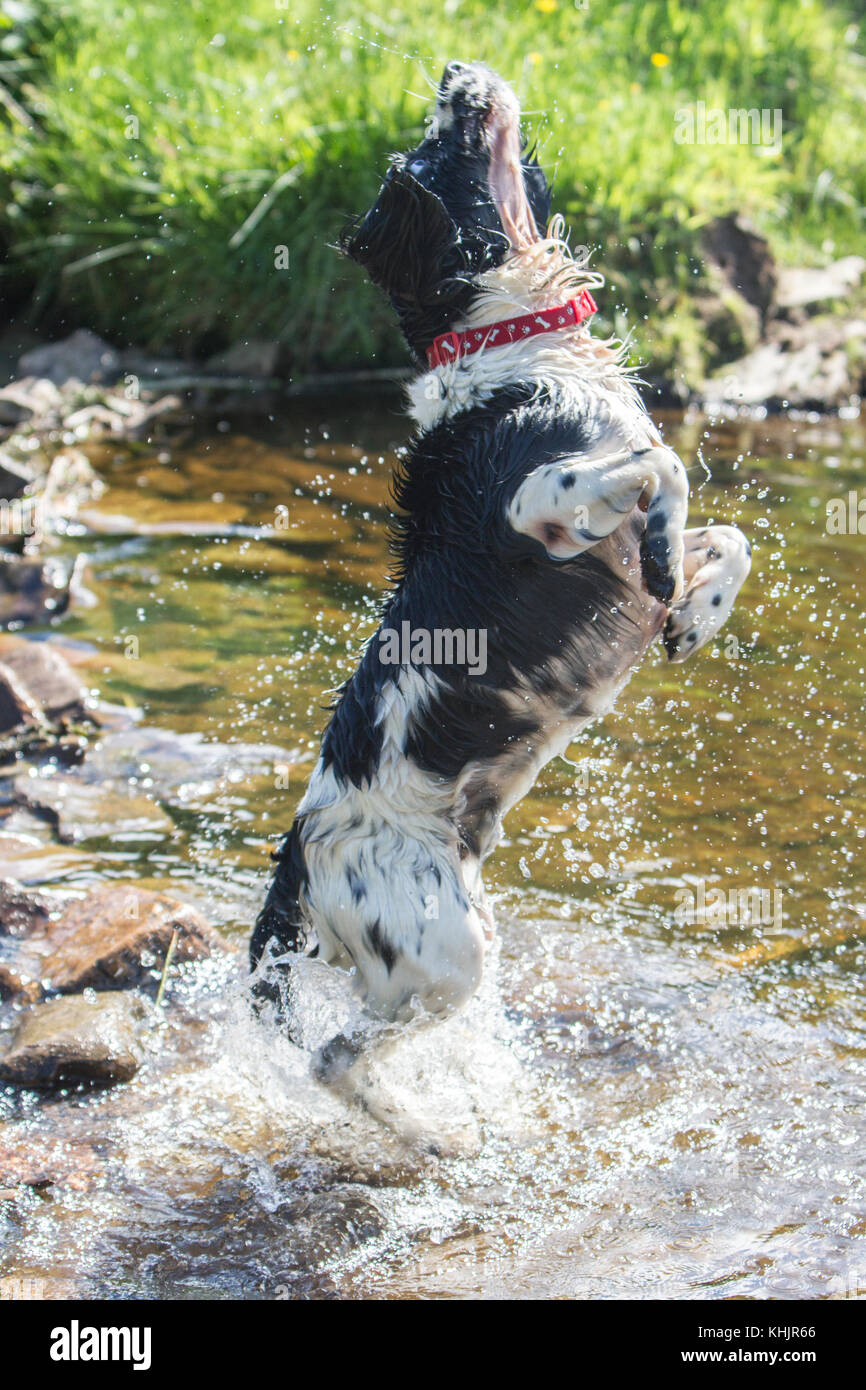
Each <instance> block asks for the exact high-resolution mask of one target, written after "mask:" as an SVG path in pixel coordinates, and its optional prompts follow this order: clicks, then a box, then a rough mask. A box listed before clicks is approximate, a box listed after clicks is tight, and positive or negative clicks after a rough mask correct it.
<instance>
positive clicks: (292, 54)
mask: <svg viewBox="0 0 866 1390" xmlns="http://www.w3.org/2000/svg"><path fill="white" fill-rule="evenodd" d="M300 56H301V55H300V53H299V52H298V50H297V49H296V48H290V49H289V51H288V53H287V54H286V57H287V58H288V60H289V62H290V63H296V62H297V61H298V59H299V58H300Z"/></svg>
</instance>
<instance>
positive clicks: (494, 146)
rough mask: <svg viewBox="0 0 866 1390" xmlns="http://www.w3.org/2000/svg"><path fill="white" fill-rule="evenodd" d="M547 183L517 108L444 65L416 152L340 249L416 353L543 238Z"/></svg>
mask: <svg viewBox="0 0 866 1390" xmlns="http://www.w3.org/2000/svg"><path fill="white" fill-rule="evenodd" d="M549 213H550V187H549V185H548V182H547V179H546V178H545V176H544V174H543V172H542V170H541V169H540V168H539V166H538V164H537V163H536V162H535V160H534V159H533V158H531V157H529V156H527V155H526V153H525V150H524V146H523V143H522V141H521V136H520V108H519V106H518V104H517V100H516V98H515V96H514V93H513V92H512V91H511V88H510V87H509V86H508V85H507V83H505V82H503V80H502V78H500V77H497V75H496V73H494V72H491V71H490V69H489V68H487V67H484V66H483V65H482V64H480V63H449V64H448V66H447V67H446V69H445V72H444V73H443V75H442V81H441V82H440V84H439V90H438V93H437V99H436V109H435V111H434V113H433V118H432V120H431V122H430V125H429V127H428V131H427V135H426V137H425V139H424V140H422V142H421V144H420V145H419V146H418V147H417V149H414V150H410V151H409V153H408V154H403V155H397V156H395V157H394V159H393V160H392V162H391V168H390V170H389V172H388V175H387V177H386V179H385V182H384V184H383V185H382V188H381V190H380V193H379V197H378V198H377V199H376V202H375V203H374V205H373V207H372V208H371V209H370V211H369V212H368V213H367V215H366V217H365V218H364V220H363V221H362V222H361V224H360V226H359V227H357V228H356V229H354V230H353V231H352V232H350V233H349V234H347V235H346V236H345V237H344V239H343V243H342V249H343V250H344V251H345V252H346V254H347V255H349V256H351V257H352V258H353V260H356V261H358V262H359V264H360V265H362V266H364V268H365V270H366V271H367V273H368V274H369V276H370V278H371V279H372V280H373V282H374V283H375V284H376V285H378V286H379V287H380V289H382V290H384V292H385V293H386V294H387V295H388V297H389V299H390V300H391V303H392V304H393V306H394V308H395V310H396V311H397V315H398V317H399V319H400V327H401V328H402V330H403V333H404V335H405V337H406V340H407V342H408V343H409V346H410V347H411V348H412V350H413V351H414V352H415V353H416V354H417V355H418V356H419V357H423V354H424V351H425V349H426V348H427V347H428V346H429V344H430V343H432V341H433V339H434V338H435V337H436V336H437V335H438V334H440V333H444V332H446V331H447V330H448V329H450V328H451V327H452V326H453V324H454V322H455V320H456V319H458V318H460V317H461V315H463V314H465V312H466V310H467V308H468V307H469V305H470V304H471V303H472V301H473V299H474V298H475V296H476V295H477V294H478V291H479V277H480V276H481V275H483V274H484V273H485V272H486V271H489V270H492V269H493V268H494V267H495V266H498V265H501V264H502V262H503V261H504V260H505V259H506V257H508V256H509V255H511V254H512V253H515V252H522V251H525V250H527V248H528V247H530V246H531V245H532V243H533V242H535V241H537V240H539V230H540V231H541V233H543V232H544V230H545V228H546V225H547V219H548V216H549Z"/></svg>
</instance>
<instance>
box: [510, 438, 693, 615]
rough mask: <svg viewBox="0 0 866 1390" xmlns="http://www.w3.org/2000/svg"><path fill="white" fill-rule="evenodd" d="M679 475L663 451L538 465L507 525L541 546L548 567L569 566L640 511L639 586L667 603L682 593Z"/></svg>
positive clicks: (685, 492) (682, 488)
mask: <svg viewBox="0 0 866 1390" xmlns="http://www.w3.org/2000/svg"><path fill="white" fill-rule="evenodd" d="M688 499H689V487H688V480H687V478H686V470H685V468H684V467H683V464H682V463H681V462H680V460H679V459H678V458H677V456H676V454H675V453H674V452H673V450H672V449H667V448H665V447H664V445H662V444H658V445H654V446H652V447H648V448H638V447H634V448H627V449H622V450H620V451H619V452H617V453H613V454H608V455H606V456H605V457H603V458H591V457H590V458H582V459H564V460H561V461H560V462H558V463H546V464H542V465H541V466H540V467H539V468H536V469H534V470H533V472H532V473H530V474H529V476H528V477H527V478H525V479H524V480H523V482H522V483H521V484H520V486H519V487H518V489H517V491H516V492H515V494H514V496H513V498H512V500H511V502H510V504H509V507H508V520H509V522H510V524H511V526H512V527H513V528H514V530H515V531H519V532H521V533H522V534H523V535H527V536H533V537H534V538H535V539H536V540H539V541H541V543H542V545H543V546H544V547H545V549H546V550H547V553H548V554H549V555H550V556H551V557H552V558H553V559H555V560H571V559H573V558H574V557H575V556H576V555H580V554H582V553H583V552H584V551H585V550H589V549H591V548H592V546H594V545H597V544H598V542H599V541H601V540H603V539H604V537H605V536H609V535H610V534H611V532H612V531H615V530H616V529H617V527H619V526H621V525H622V523H623V521H624V520H625V518H626V516H628V514H629V512H631V511H633V509H634V508H635V507H636V506H639V507H640V508H641V509H642V510H644V511H645V512H646V518H647V519H646V530H645V532H644V535H643V538H642V540H641V569H642V572H643V577H644V583H645V584H646V587H647V589H648V590H649V592H650V593H651V594H652V595H653V597H654V598H657V599H660V600H661V602H662V603H670V602H671V600H672V599H675V598H678V597H679V595H680V594H681V593H682V589H683V582H684V581H683V528H684V526H685V521H686V515H687V513H688Z"/></svg>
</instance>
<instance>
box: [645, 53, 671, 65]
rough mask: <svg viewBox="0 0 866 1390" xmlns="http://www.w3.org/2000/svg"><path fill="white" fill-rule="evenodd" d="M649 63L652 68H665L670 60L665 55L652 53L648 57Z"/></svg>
mask: <svg viewBox="0 0 866 1390" xmlns="http://www.w3.org/2000/svg"><path fill="white" fill-rule="evenodd" d="M650 62H651V63H652V65H653V67H654V68H666V67H667V65H668V63H669V62H670V58H669V57H668V55H667V54H666V53H653V54H651V56H650Z"/></svg>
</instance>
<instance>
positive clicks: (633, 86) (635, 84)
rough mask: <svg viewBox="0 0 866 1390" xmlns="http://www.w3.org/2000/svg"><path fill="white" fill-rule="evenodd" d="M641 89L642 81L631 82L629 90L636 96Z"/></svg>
mask: <svg viewBox="0 0 866 1390" xmlns="http://www.w3.org/2000/svg"><path fill="white" fill-rule="evenodd" d="M640 90H641V86H640V83H639V82H631V83H630V84H629V91H630V92H631V93H632V94H633V95H634V96H637V94H638V92H639V91H640Z"/></svg>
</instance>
